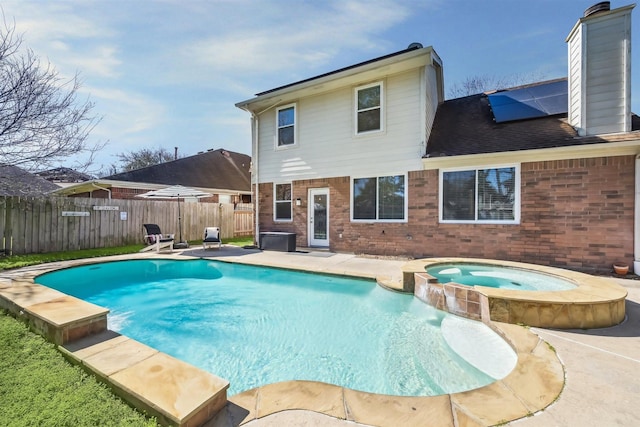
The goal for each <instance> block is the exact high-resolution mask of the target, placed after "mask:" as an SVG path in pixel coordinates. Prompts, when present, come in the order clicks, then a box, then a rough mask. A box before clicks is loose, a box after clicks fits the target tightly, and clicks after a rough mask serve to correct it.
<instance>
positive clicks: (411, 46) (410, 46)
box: [407, 42, 423, 50]
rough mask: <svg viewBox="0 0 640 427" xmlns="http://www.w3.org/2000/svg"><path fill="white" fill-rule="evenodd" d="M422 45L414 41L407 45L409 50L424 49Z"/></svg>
mask: <svg viewBox="0 0 640 427" xmlns="http://www.w3.org/2000/svg"><path fill="white" fill-rule="evenodd" d="M422 47H423V46H422V43H417V42H414V43H411V44H410V45H409V46H408V47H407V50H409V49H422Z"/></svg>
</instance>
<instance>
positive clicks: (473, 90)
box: [447, 72, 545, 99]
mask: <svg viewBox="0 0 640 427" xmlns="http://www.w3.org/2000/svg"><path fill="white" fill-rule="evenodd" d="M544 78H545V76H544V74H542V73H533V72H532V73H528V74H513V75H511V76H506V77H496V76H487V75H475V76H470V77H467V78H466V79H464V80H463V81H462V82H459V83H455V84H453V85H452V86H451V87H450V88H449V92H448V94H447V95H448V96H449V99H452V98H461V97H463V96H469V95H475V94H478V93H482V92H487V91H491V90H500V89H507V88H510V87H515V86H521V85H524V84H528V83H533V82H536V81H541V80H543V79H544Z"/></svg>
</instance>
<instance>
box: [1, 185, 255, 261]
mask: <svg viewBox="0 0 640 427" xmlns="http://www.w3.org/2000/svg"><path fill="white" fill-rule="evenodd" d="M247 206H248V207H249V208H248V209H251V210H245V209H247ZM239 207H240V208H241V209H243V210H242V211H237V212H242V213H241V214H239V215H236V213H235V212H236V211H235V209H234V205H233V204H230V203H199V202H184V201H180V213H181V219H182V239H183V240H185V241H188V240H199V239H202V237H203V235H202V233H203V231H204V228H205V227H213V226H216V227H220V231H221V235H222V238H223V239H228V238H231V237H235V236H240V235H243V236H250V235H252V234H253V209H252V205H251V204H243V205H242V206H239ZM245 212H249V214H246V213H245ZM147 223H153V224H158V225H159V226H160V229H161V230H162V232H163V233H165V234H170V233H173V234H175V237H176V240H179V238H180V230H179V227H178V202H177V201H164V200H162V201H157V200H148V199H147V200H129V199H114V200H109V199H88V198H77V197H41V198H32V197H0V236H1V237H2V242H1V244H2V249H3V250H4V251H5V253H12V254H14V255H19V254H29V253H44V252H55V251H67V250H77V249H91V248H101V247H113V246H123V245H130V244H137V243H142V242H143V235H144V231H143V226H142V224H147ZM236 227H240V229H239V230H238V231H237V232H236Z"/></svg>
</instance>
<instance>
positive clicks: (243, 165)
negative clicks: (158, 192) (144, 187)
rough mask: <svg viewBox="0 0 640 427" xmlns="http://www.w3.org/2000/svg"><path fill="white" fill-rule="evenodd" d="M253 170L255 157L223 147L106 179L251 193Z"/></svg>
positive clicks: (106, 178)
mask: <svg viewBox="0 0 640 427" xmlns="http://www.w3.org/2000/svg"><path fill="white" fill-rule="evenodd" d="M250 167H251V156H247V155H246V154H241V153H235V152H233V151H228V150H224V149H222V148H220V149H217V150H209V151H207V152H204V153H200V154H196V155H194V156H189V157H183V158H181V159H177V160H173V161H170V162H166V163H161V164H159V165H154V166H149V167H146V168H141V169H136V170H133V171H130V172H122V173H118V174H115V175H111V176H107V177H104V178H103V179H105V180H110V181H130V182H143V183H149V184H164V185H176V184H180V185H184V186H185V187H200V188H220V189H225V190H234V191H244V192H250V191H251V174H250V171H249V168H250Z"/></svg>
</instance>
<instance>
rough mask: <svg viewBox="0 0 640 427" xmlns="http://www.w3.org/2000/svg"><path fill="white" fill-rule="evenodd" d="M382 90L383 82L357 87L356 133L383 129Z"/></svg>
mask: <svg viewBox="0 0 640 427" xmlns="http://www.w3.org/2000/svg"><path fill="white" fill-rule="evenodd" d="M382 90H383V86H382V82H378V83H373V84H370V85H366V86H360V87H357V88H356V90H355V97H356V99H355V105H356V119H355V123H356V134H363V133H367V132H377V131H381V130H382V128H383V126H382V118H383V116H382V113H383V110H382V106H383V103H382V99H383V92H382Z"/></svg>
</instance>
